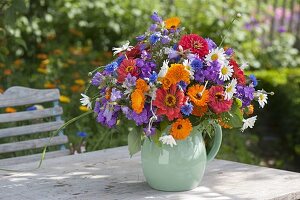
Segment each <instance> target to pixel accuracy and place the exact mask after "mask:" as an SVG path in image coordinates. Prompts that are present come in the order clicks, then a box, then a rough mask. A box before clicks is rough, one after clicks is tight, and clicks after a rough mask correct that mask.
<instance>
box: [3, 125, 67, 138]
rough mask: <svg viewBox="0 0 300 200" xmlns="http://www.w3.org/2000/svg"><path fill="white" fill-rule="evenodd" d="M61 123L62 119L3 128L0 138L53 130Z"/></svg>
mask: <svg viewBox="0 0 300 200" xmlns="http://www.w3.org/2000/svg"><path fill="white" fill-rule="evenodd" d="M63 124H64V122H63V121H55V122H45V123H39V124H32V125H26V126H18V127H12V128H4V129H0V138H5V137H12V136H20V135H28V134H33V133H42V132H48V131H54V130H57V129H59V128H60V127H61V126H62V125H63Z"/></svg>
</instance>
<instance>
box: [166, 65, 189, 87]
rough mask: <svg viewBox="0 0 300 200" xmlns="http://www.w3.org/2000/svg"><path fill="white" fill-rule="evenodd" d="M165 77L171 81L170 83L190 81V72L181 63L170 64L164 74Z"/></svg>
mask: <svg viewBox="0 0 300 200" xmlns="http://www.w3.org/2000/svg"><path fill="white" fill-rule="evenodd" d="M166 77H167V78H168V79H169V80H170V81H171V84H177V83H179V82H180V81H184V82H186V83H190V73H189V72H188V71H187V70H186V69H185V66H184V65H182V64H172V65H171V67H170V68H169V70H168V72H167V74H166Z"/></svg>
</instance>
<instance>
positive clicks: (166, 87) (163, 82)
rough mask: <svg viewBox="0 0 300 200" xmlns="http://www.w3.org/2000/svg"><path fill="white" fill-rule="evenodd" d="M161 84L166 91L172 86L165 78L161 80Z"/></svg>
mask: <svg viewBox="0 0 300 200" xmlns="http://www.w3.org/2000/svg"><path fill="white" fill-rule="evenodd" d="M161 82H162V86H163V88H164V89H165V90H168V89H169V88H170V86H171V85H172V83H171V81H170V79H168V78H167V77H164V78H162V80H161Z"/></svg>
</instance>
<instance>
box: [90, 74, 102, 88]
mask: <svg viewBox="0 0 300 200" xmlns="http://www.w3.org/2000/svg"><path fill="white" fill-rule="evenodd" d="M103 79H104V76H103V75H102V74H101V73H100V72H97V73H96V74H95V75H94V76H93V78H92V80H91V84H92V85H94V86H96V87H98V86H99V85H100V84H101V83H102V81H103Z"/></svg>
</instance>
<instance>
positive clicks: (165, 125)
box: [159, 120, 169, 131]
mask: <svg viewBox="0 0 300 200" xmlns="http://www.w3.org/2000/svg"><path fill="white" fill-rule="evenodd" d="M168 125H169V123H168V121H167V120H163V121H162V122H160V124H159V128H160V131H164V130H165V129H166V128H167V127H168Z"/></svg>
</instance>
